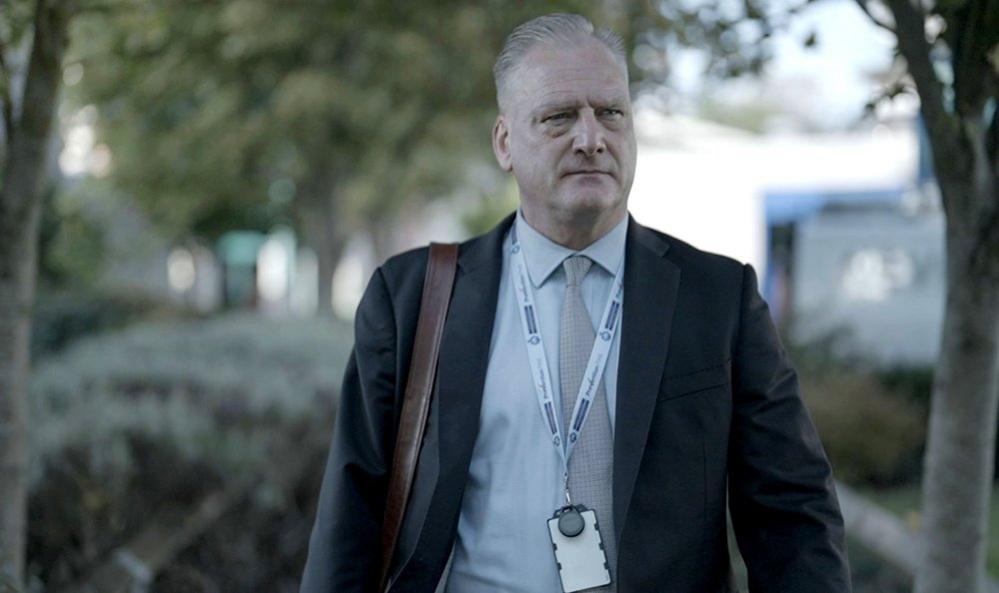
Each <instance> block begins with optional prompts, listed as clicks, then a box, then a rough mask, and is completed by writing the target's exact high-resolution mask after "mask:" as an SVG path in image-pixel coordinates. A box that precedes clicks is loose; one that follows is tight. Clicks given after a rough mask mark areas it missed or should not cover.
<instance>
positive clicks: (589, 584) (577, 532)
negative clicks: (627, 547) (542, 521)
mask: <svg viewBox="0 0 999 593" xmlns="http://www.w3.org/2000/svg"><path fill="white" fill-rule="evenodd" d="M548 532H549V534H550V535H551V539H552V548H553V549H554V550H555V562H556V564H557V566H558V576H559V578H560V579H561V580H562V591H564V593H573V592H575V591H583V590H585V589H592V588H593V587H600V586H603V585H609V584H610V582H611V576H610V571H609V570H608V568H607V556H606V555H605V554H604V544H603V539H602V538H601V537H600V526H599V525H598V524H597V514H596V513H595V512H594V511H592V510H589V509H587V508H586V507H585V506H583V505H581V504H577V505H572V504H569V505H566V506H564V507H562V508H560V509H558V510H557V511H555V514H554V515H553V516H552V518H551V519H549V520H548Z"/></svg>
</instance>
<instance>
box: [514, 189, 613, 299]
mask: <svg viewBox="0 0 999 593" xmlns="http://www.w3.org/2000/svg"><path fill="white" fill-rule="evenodd" d="M514 224H515V225H516V228H517V230H516V232H517V239H518V241H519V242H520V246H521V249H523V250H524V261H525V262H527V273H528V275H529V276H530V277H531V283H532V284H533V285H534V287H535V288H537V287H539V286H541V285H542V284H544V283H545V281H546V280H547V279H548V277H549V276H551V274H552V272H554V271H555V270H556V269H558V267H559V266H561V265H562V262H563V261H564V260H565V258H567V257H569V256H570V255H577V254H578V255H585V256H587V257H589V258H590V259H591V260H593V261H594V262H596V263H597V264H599V265H600V267H601V268H603V269H604V270H606V271H607V273H609V274H611V275H613V274H615V273H616V272H617V269H618V266H620V265H621V260H623V259H624V242H625V237H626V235H627V233H628V217H627V216H623V217H622V218H621V221H620V222H618V223H617V224H616V225H615V226H614V228H612V229H611V230H610V231H608V232H607V233H605V234H604V236H602V237H600V238H599V239H597V240H596V241H594V242H593V243H590V244H589V245H587V246H586V247H585V248H584V249H582V250H581V251H573V250H572V249H569V248H568V247H566V246H564V245H559V244H558V243H556V242H554V241H552V240H551V239H549V238H548V237H546V236H544V235H543V234H541V233H540V232H539V231H537V230H536V229H535V228H534V227H532V226H531V225H530V224H529V223H528V222H527V220H525V219H524V214H523V212H522V211H521V210H520V208H518V209H517V220H516V221H515V222H514Z"/></svg>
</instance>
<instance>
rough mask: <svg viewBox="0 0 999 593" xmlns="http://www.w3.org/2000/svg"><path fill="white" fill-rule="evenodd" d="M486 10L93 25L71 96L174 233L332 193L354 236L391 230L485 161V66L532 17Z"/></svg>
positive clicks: (267, 213)
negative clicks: (87, 108)
mask: <svg viewBox="0 0 999 593" xmlns="http://www.w3.org/2000/svg"><path fill="white" fill-rule="evenodd" d="M491 4H493V3H485V4H476V5H472V4H464V3H460V2H444V3H440V2H437V3H409V4H406V5H404V6H403V5H396V4H391V5H390V4H388V3H383V2H371V3H366V4H364V5H362V6H354V7H348V6H346V5H338V4H335V3H334V4H328V5H322V4H319V5H317V4H314V3H290V4H289V3H281V2H274V1H272V0H239V1H236V2H228V3H223V4H215V3H189V4H183V5H177V4H165V3H164V4H155V3H154V4H147V5H135V6H133V7H129V8H128V9H126V10H122V11H114V12H111V13H104V12H95V13H92V14H85V15H84V17H83V18H81V19H79V21H78V23H77V28H76V30H75V36H74V41H75V42H76V45H75V46H74V52H73V57H72V58H71V62H73V63H75V64H79V65H80V66H82V67H83V72H84V75H83V79H82V82H81V84H80V85H78V86H77V87H75V89H73V90H72V97H73V101H74V103H76V104H78V105H83V104H87V103H93V104H95V105H96V106H97V107H98V109H99V113H100V116H99V124H98V127H99V133H100V136H101V138H102V140H103V141H105V142H107V144H109V145H110V147H111V149H112V151H113V154H114V162H115V166H114V169H113V177H112V181H113V182H114V183H115V184H116V185H118V186H120V187H123V188H126V189H127V190H128V191H129V192H130V193H132V194H134V195H135V196H136V197H137V198H139V199H140V200H142V201H143V203H145V204H146V205H147V206H148V207H149V208H150V210H151V211H152V212H153V214H154V217H155V218H156V219H157V220H158V221H160V222H161V223H163V224H164V225H166V226H168V227H171V228H176V229H184V230H191V231H194V232H200V233H203V234H208V235H211V234H217V233H218V232H220V231H221V230H224V227H226V226H229V227H231V226H244V227H254V226H259V225H261V224H263V223H264V222H265V221H273V220H274V218H275V217H290V216H292V215H293V213H294V211H295V208H296V206H300V205H302V202H306V203H308V202H316V201H323V200H327V199H335V200H337V202H338V206H339V207H340V211H341V212H342V213H343V216H342V221H341V222H342V223H343V224H344V225H350V224H352V222H351V221H357V220H368V219H370V218H376V219H381V218H383V217H384V215H385V212H386V211H387V210H391V209H392V207H393V206H394V205H395V204H396V203H397V202H396V200H399V199H401V197H402V196H406V197H407V198H410V199H411V198H412V197H413V196H417V197H419V196H425V197H429V196H434V195H439V194H441V193H442V191H441V190H442V189H443V188H446V187H450V186H451V185H452V184H454V183H456V182H460V181H462V178H461V175H455V174H454V172H455V167H454V165H455V163H456V162H457V160H458V159H459V158H464V157H466V156H468V155H469V154H472V155H475V154H479V155H482V154H485V150H486V149H487V148H488V141H487V138H488V135H487V134H486V133H485V131H486V130H488V125H489V124H488V112H489V111H490V110H491V109H492V105H493V98H492V83H491V63H492V59H493V57H494V56H495V52H496V50H497V48H498V46H499V43H500V41H501V39H502V35H503V34H505V32H506V31H508V30H509V28H511V27H512V24H513V23H515V22H516V21H517V20H519V19H520V18H522V17H523V16H524V15H525V10H526V9H521V10H519V11H518V10H506V11H496V10H494V9H495V8H496V6H491ZM563 4H565V7H569V8H571V7H572V6H571V3H563ZM400 188H406V189H405V191H404V192H402V191H400Z"/></svg>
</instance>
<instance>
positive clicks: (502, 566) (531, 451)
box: [444, 210, 628, 593]
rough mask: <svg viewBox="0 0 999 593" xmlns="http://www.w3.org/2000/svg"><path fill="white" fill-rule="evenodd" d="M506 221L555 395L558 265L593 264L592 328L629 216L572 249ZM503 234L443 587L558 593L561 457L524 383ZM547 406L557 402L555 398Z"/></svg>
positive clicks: (610, 397) (613, 379) (608, 378)
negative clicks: (554, 538)
mask: <svg viewBox="0 0 999 593" xmlns="http://www.w3.org/2000/svg"><path fill="white" fill-rule="evenodd" d="M514 224H515V225H516V229H517V238H518V239H519V240H520V244H521V248H522V249H523V251H524V259H525V260H526V262H527V272H528V275H529V276H530V280H531V283H532V284H533V286H534V298H535V301H536V305H537V309H538V317H539V319H540V326H541V336H542V338H543V340H544V346H545V354H546V355H547V356H548V364H549V372H550V373H551V378H552V382H553V384H554V387H555V390H554V391H555V394H556V397H558V396H559V394H560V393H561V389H560V388H559V385H560V383H559V369H558V360H559V351H558V349H559V321H560V313H561V309H562V300H563V296H564V294H565V270H564V269H563V268H562V262H563V260H565V258H567V257H569V256H570V255H575V254H577V253H579V254H582V255H586V256H588V257H589V258H590V259H592V260H593V261H594V263H595V264H597V265H593V266H591V267H590V271H589V273H587V275H586V277H585V278H584V279H583V282H582V285H581V287H580V288H581V292H582V296H583V302H584V303H585V304H586V309H587V312H588V313H589V314H590V319H591V320H592V322H593V326H594V328H596V326H597V324H598V322H599V321H600V319H599V317H600V315H601V314H602V313H603V308H604V305H605V304H606V302H607V298H608V296H609V295H610V290H611V284H612V283H613V280H614V273H615V272H616V271H617V269H618V266H619V265H622V264H623V260H624V246H625V236H626V234H627V230H628V217H627V216H625V217H624V218H623V219H622V220H621V222H620V223H619V224H617V225H616V226H615V227H614V228H613V229H611V231H610V232H608V233H607V234H605V235H604V236H603V237H601V238H600V239H598V240H597V241H595V242H594V243H592V244H590V245H589V246H587V247H586V248H585V249H583V250H582V251H578V252H576V251H573V250H571V249H569V248H567V247H564V246H562V245H559V244H557V243H555V242H553V241H551V240H550V239H548V238H547V237H545V236H544V235H542V234H541V233H540V232H538V231H537V230H535V229H534V228H532V227H531V226H530V224H528V223H527V221H526V220H525V219H524V217H523V214H522V213H521V212H520V211H519V210H518V212H517V217H516V221H515V222H514ZM510 241H511V239H510V235H509V233H508V234H507V236H506V238H505V240H504V244H503V271H502V277H501V279H500V284H499V298H498V300H497V305H496V319H495V324H494V326H493V335H492V342H491V345H490V353H489V366H488V370H487V371H486V381H485V387H484V389H483V394H482V411H481V414H480V417H479V434H478V437H477V439H476V441H475V448H474V449H473V451H472V460H471V465H470V467H469V473H468V482H467V484H466V486H465V493H464V498H463V499H462V505H461V515H460V516H459V519H458V537H457V540H456V542H455V547H454V552H453V557H452V562H451V566H450V573H449V574H445V575H444V578H445V579H446V588H445V589H444V590H445V591H446V592H447V593H495V592H497V591H503V592H505V593H553V592H557V591H561V586H560V582H559V577H558V571H557V569H556V566H555V556H554V553H553V551H552V545H551V540H550V539H549V535H548V526H547V521H548V519H549V518H550V517H551V516H552V513H553V512H554V511H555V510H556V509H557V508H559V507H560V506H561V505H562V504H564V500H565V499H564V494H563V490H562V464H561V458H560V457H559V455H558V453H557V452H556V450H555V449H554V448H553V447H552V444H551V438H550V436H549V432H548V429H547V428H546V426H545V423H544V421H543V419H542V417H541V411H540V410H539V408H538V400H537V393H536V392H535V390H534V386H533V384H532V381H531V368H530V363H529V362H528V358H527V347H526V345H525V343H524V337H523V330H522V328H521V320H520V314H519V310H518V306H517V297H516V295H515V294H514V292H513V290H514V289H513V284H512V282H511V281H510V266H511V265H512V262H511V261H510V260H511V258H510V253H509V249H510ZM620 343H621V332H620V331H619V332H617V334H616V335H615V337H614V341H613V343H612V344H611V351H610V355H609V357H608V359H607V366H606V368H605V370H604V387H605V390H606V394H607V406H608V412H609V415H610V421H611V430H612V431H613V427H614V408H615V402H616V400H617V368H618V356H619V352H620ZM555 409H556V410H560V409H561V408H560V404H559V402H556V407H555ZM563 426H564V424H563ZM577 502H580V503H583V504H586V501H577Z"/></svg>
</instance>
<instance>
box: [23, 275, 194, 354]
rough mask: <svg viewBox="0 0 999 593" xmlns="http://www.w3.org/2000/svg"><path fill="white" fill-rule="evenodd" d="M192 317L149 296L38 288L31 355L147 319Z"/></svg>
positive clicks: (49, 352)
mask: <svg viewBox="0 0 999 593" xmlns="http://www.w3.org/2000/svg"><path fill="white" fill-rule="evenodd" d="M185 317H187V318H192V314H190V313H187V312H184V311H182V310H181V309H179V308H177V307H175V306H173V305H170V304H169V303H166V302H164V301H161V300H156V299H153V298H150V297H148V296H142V295H134V294H123V293H121V292H116V293H114V294H102V293H99V292H94V291H80V290H53V289H50V288H42V287H40V288H39V291H38V298H36V299H35V307H34V312H33V315H32V321H31V358H32V360H39V359H41V358H42V357H44V356H48V355H51V354H55V353H56V352H58V351H60V350H62V349H63V348H64V347H65V346H67V345H69V344H70V343H71V342H72V341H73V340H76V339H77V338H82V337H86V336H88V335H93V334H98V333H101V332H104V331H110V330H115V329H122V328H124V327H125V326H127V325H129V324H131V323H134V322H137V321H140V320H143V319H146V320H149V319H161V320H163V319H182V318H185Z"/></svg>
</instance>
